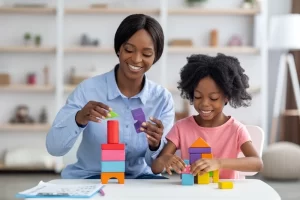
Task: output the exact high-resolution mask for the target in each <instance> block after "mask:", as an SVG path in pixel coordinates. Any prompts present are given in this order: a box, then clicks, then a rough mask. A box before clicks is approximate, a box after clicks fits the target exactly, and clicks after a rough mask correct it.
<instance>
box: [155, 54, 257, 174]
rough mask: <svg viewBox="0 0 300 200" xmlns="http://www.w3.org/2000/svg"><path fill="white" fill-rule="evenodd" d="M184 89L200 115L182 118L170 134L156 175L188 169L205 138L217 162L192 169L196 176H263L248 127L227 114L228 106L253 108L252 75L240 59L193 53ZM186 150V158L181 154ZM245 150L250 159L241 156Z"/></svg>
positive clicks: (209, 161)
mask: <svg viewBox="0 0 300 200" xmlns="http://www.w3.org/2000/svg"><path fill="white" fill-rule="evenodd" d="M180 78H181V81H180V82H179V86H178V89H180V90H181V96H182V97H183V98H186V99H188V100H189V101H190V102H191V104H193V105H194V108H195V110H196V111H197V112H198V113H199V114H198V115H197V116H190V117H187V118H185V119H182V120H179V121H177V122H176V123H175V125H174V126H173V127H172V129H171V130H170V132H169V133H168V135H167V140H168V143H167V144H166V146H165V147H164V149H163V150H162V151H161V153H160V155H159V156H158V158H157V159H156V160H155V161H154V162H153V164H152V171H153V173H155V174H158V173H161V172H162V171H163V170H164V169H166V171H167V172H168V173H169V174H170V175H171V171H170V168H173V170H175V171H176V172H177V173H181V171H182V170H183V169H184V167H185V165H186V164H185V163H184V161H183V160H185V159H187V160H188V159H189V152H188V148H189V147H190V146H191V145H192V144H193V143H194V141H196V140H197V139H198V138H199V137H201V138H202V139H203V140H204V141H206V142H207V143H208V145H210V146H211V151H212V154H213V159H199V160H197V161H196V162H195V163H193V164H192V165H191V172H192V174H193V175H194V176H195V175H196V174H198V173H200V175H201V174H203V173H205V172H209V171H214V170H218V169H219V171H220V175H219V177H220V179H237V178H238V172H236V171H248V172H253V171H255V172H257V171H260V170H261V169H262V166H263V164H262V160H261V159H260V157H259V155H258V153H257V152H256V150H255V149H254V147H253V145H252V143H251V138H250V136H249V133H248V131H247V129H246V127H245V126H244V125H243V124H242V123H240V122H239V121H237V120H236V119H234V118H233V117H232V116H226V115H225V114H224V113H223V108H224V106H225V105H227V103H229V104H230V105H231V106H232V107H234V108H237V107H241V106H244V107H246V106H249V104H250V100H251V96H250V95H249V94H248V93H247V91H246V89H247V88H248V87H249V84H248V76H247V75H245V74H244V69H243V68H242V67H241V66H240V63H239V61H238V60H237V59H236V58H233V57H229V56H225V55H223V54H218V55H217V56H216V57H210V56H206V55H192V56H191V57H189V58H188V63H187V64H186V65H185V66H184V67H183V68H182V70H181V73H180ZM177 149H180V150H181V158H179V157H177V156H176V155H175V152H176V150H177ZM240 151H242V152H243V153H244V155H245V158H237V156H238V154H239V152H240Z"/></svg>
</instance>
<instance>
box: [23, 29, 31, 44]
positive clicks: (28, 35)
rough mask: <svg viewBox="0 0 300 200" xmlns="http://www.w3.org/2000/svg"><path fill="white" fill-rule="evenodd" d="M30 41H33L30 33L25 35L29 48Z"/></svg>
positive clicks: (25, 42)
mask: <svg viewBox="0 0 300 200" xmlns="http://www.w3.org/2000/svg"><path fill="white" fill-rule="evenodd" d="M30 40H31V34H30V33H28V32H27V33H25V34H24V44H25V45H26V46H27V45H29V44H30Z"/></svg>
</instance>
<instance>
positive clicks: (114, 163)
mask: <svg viewBox="0 0 300 200" xmlns="http://www.w3.org/2000/svg"><path fill="white" fill-rule="evenodd" d="M111 178H116V179H118V183H119V184H124V179H125V145H124V144H121V143H119V122H118V121H117V120H108V121H107V144H101V182H102V183H103V184H107V183H108V181H109V179H111Z"/></svg>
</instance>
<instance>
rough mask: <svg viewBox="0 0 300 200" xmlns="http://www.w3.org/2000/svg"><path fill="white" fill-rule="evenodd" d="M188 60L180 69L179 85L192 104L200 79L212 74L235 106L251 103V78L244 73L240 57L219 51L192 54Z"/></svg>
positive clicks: (182, 93)
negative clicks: (213, 54) (215, 53)
mask: <svg viewBox="0 0 300 200" xmlns="http://www.w3.org/2000/svg"><path fill="white" fill-rule="evenodd" d="M187 60H188V62H187V64H186V65H185V66H184V67H183V68H182V69H181V71H180V79H181V80H180V81H179V82H178V87H177V88H178V89H179V90H180V92H181V97H182V98H185V99H188V100H189V101H190V103H191V104H192V103H193V100H194V89H195V88H196V87H197V85H198V83H199V81H200V80H201V79H203V78H205V77H207V76H210V77H211V78H212V79H213V80H214V81H215V82H216V83H217V85H218V86H219V87H220V89H221V90H222V91H223V92H224V95H225V96H226V97H227V98H228V101H229V104H230V105H231V106H232V107H233V108H237V107H241V106H243V107H247V106H249V105H250V101H251V99H252V97H251V95H250V94H248V93H247V90H246V89H247V88H249V83H248V81H249V78H248V76H247V75H246V74H244V71H245V70H244V69H243V68H242V67H241V65H240V62H239V61H238V59H236V58H234V57H231V56H226V55H224V54H220V53H219V54H218V55H217V56H216V57H211V56H207V55H201V54H198V55H192V56H190V57H188V58H187Z"/></svg>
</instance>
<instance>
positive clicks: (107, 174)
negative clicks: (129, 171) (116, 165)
mask: <svg viewBox="0 0 300 200" xmlns="http://www.w3.org/2000/svg"><path fill="white" fill-rule="evenodd" d="M111 178H116V179H117V180H118V183H119V184H124V182H125V181H124V180H125V173H124V172H102V173H101V183H102V184H107V183H108V181H109V179H111Z"/></svg>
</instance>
